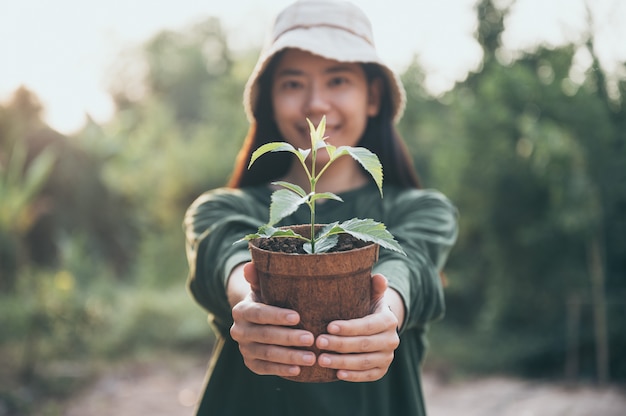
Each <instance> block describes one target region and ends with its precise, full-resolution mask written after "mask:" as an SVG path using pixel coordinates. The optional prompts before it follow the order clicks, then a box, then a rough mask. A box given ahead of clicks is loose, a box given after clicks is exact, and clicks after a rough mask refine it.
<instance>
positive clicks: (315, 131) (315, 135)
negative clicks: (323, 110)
mask: <svg viewBox="0 0 626 416" xmlns="http://www.w3.org/2000/svg"><path fill="white" fill-rule="evenodd" d="M306 121H307V123H309V131H310V132H311V149H318V148H319V147H320V146H319V144H320V142H321V143H322V145H323V143H324V139H325V137H324V132H325V131H326V116H322V119H321V120H320V123H319V124H318V125H317V128H315V126H314V125H313V123H312V122H311V120H309V119H308V118H307V119H306Z"/></svg>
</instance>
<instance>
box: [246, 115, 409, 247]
mask: <svg viewBox="0 0 626 416" xmlns="http://www.w3.org/2000/svg"><path fill="white" fill-rule="evenodd" d="M307 123H308V124H309V129H310V133H311V148H310V149H305V150H303V149H296V148H295V147H293V146H292V145H291V144H289V143H285V142H272V143H267V144H264V145H263V146H261V147H259V148H258V149H257V150H255V151H254V153H252V157H251V159H250V164H249V165H248V169H250V167H251V166H252V164H253V163H254V162H255V161H256V160H257V159H258V158H259V157H261V156H263V155H264V154H266V153H269V152H290V153H293V154H294V155H295V156H296V158H297V160H298V161H299V163H300V164H301V165H302V168H303V169H304V171H305V172H306V175H307V177H308V179H309V185H310V187H309V190H308V191H305V190H304V189H303V188H302V187H300V186H299V185H296V184H293V183H290V182H285V181H277V182H272V184H274V185H277V186H281V187H282V188H281V189H278V190H276V191H274V193H273V194H272V198H271V203H270V218H269V221H268V223H267V224H265V225H263V226H261V227H259V230H258V232H257V233H256V234H249V235H247V236H245V237H244V238H243V240H253V239H256V238H272V237H278V238H280V237H292V238H298V239H302V240H305V242H304V250H305V252H307V253H309V254H313V253H324V252H327V251H328V250H330V249H331V248H333V247H334V246H335V245H336V244H337V242H338V240H339V234H341V233H347V234H350V235H352V236H353V237H355V238H357V239H359V240H362V241H367V242H373V243H376V244H378V245H380V246H381V247H384V248H387V249H390V250H393V251H397V252H400V253H403V254H404V250H402V247H400V245H399V244H398V242H397V241H396V240H395V239H394V237H393V235H391V233H390V232H389V231H387V228H386V227H385V225H384V224H382V223H380V222H376V221H374V220H372V219H358V218H353V219H350V220H347V221H344V222H342V223H339V222H338V221H337V222H333V223H331V224H327V225H325V226H324V227H323V228H322V229H320V230H319V231H318V232H317V233H315V205H316V202H317V201H319V200H322V199H334V200H335V201H340V202H343V200H342V199H341V198H340V197H339V196H338V195H335V194H334V193H332V192H320V193H318V192H316V191H315V186H316V184H317V183H318V182H319V180H320V178H321V176H322V175H323V174H324V172H326V170H327V169H328V167H329V166H330V165H332V163H333V162H335V161H336V160H337V159H339V158H340V157H342V156H351V157H352V158H353V159H354V160H356V161H357V162H358V163H359V164H360V165H361V166H363V168H364V169H365V170H366V171H367V172H368V173H369V174H370V175H371V176H372V178H373V179H374V182H375V183H376V185H377V187H378V190H379V192H380V196H381V198H382V197H383V169H382V165H381V163H380V160H379V159H378V156H376V154H374V153H372V152H371V151H369V150H368V149H366V148H363V147H350V146H340V147H335V146H333V145H331V144H329V143H327V142H326V139H327V138H328V137H325V136H324V132H325V130H326V117H322V120H321V121H320V123H319V124H318V126H317V128H316V127H315V126H314V125H313V123H312V122H311V120H309V119H308V118H307ZM321 150H324V151H326V152H327V153H328V156H329V161H328V162H327V163H326V164H325V165H324V166H323V167H322V169H321V170H320V171H319V172H316V170H315V168H316V160H317V154H318V152H319V151H321ZM308 157H310V158H311V167H310V168H309V167H308V166H307V164H306V160H307V158H308ZM303 204H306V205H308V207H309V211H310V213H311V221H310V225H311V234H310V235H311V236H312V237H311V238H307V237H304V236H302V235H300V234H297V233H295V232H294V231H293V230H290V229H287V228H277V227H275V225H276V224H277V223H278V222H280V220H282V219H283V218H285V217H287V216H288V215H291V214H293V213H294V212H295V211H296V210H297V209H298V208H299V207H300V206H301V205H303Z"/></svg>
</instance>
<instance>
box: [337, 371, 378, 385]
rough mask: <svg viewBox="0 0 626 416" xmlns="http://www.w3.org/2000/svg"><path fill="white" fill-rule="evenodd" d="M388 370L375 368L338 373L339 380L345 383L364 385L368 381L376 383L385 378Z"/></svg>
mask: <svg viewBox="0 0 626 416" xmlns="http://www.w3.org/2000/svg"><path fill="white" fill-rule="evenodd" d="M388 368H389V367H386V368H373V369H371V370H367V371H348V370H339V371H337V378H338V379H339V380H343V381H349V382H352V383H363V382H367V381H376V380H380V379H381V378H383V376H384V375H385V374H387V370H388Z"/></svg>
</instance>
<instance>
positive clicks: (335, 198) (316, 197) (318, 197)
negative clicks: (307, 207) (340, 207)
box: [311, 192, 343, 202]
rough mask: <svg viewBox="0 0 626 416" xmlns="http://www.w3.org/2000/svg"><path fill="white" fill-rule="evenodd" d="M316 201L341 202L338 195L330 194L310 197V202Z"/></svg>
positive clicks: (323, 193) (321, 193)
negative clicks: (329, 200) (330, 200)
mask: <svg viewBox="0 0 626 416" xmlns="http://www.w3.org/2000/svg"><path fill="white" fill-rule="evenodd" d="M318 199H332V200H335V201H339V202H343V199H341V197H340V196H339V195H335V194H333V193H332V192H320V193H316V194H315V195H311V201H317V200H318Z"/></svg>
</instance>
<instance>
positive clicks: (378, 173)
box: [332, 146, 383, 197]
mask: <svg viewBox="0 0 626 416" xmlns="http://www.w3.org/2000/svg"><path fill="white" fill-rule="evenodd" d="M344 155H350V156H351V157H352V158H353V159H354V160H356V161H357V162H359V163H360V164H361V166H363V168H364V169H365V170H366V171H367V172H368V173H369V174H370V175H372V178H374V182H376V185H377V186H378V190H379V191H380V196H381V197H382V196H383V166H382V164H381V163H380V160H379V159H378V156H376V154H375V153H373V152H371V151H370V150H368V149H366V148H364V147H350V146H340V147H339V148H338V149H337V151H336V152H335V154H334V155H333V159H332V160H334V159H337V158H339V157H341V156H344Z"/></svg>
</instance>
